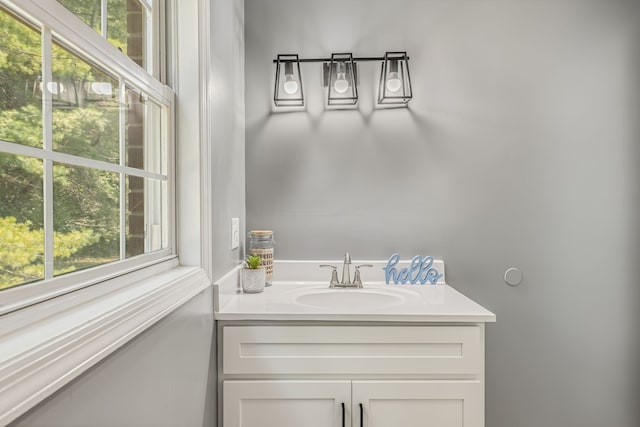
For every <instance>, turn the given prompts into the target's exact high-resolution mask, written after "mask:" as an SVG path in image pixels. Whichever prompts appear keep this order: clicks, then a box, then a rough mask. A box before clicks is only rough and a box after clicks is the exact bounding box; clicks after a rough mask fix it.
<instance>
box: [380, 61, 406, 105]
mask: <svg viewBox="0 0 640 427" xmlns="http://www.w3.org/2000/svg"><path fill="white" fill-rule="evenodd" d="M411 98H413V92H412V89H411V75H410V74H409V57H408V56H407V52H387V53H385V55H384V61H383V62H382V69H381V71H380V85H379V87H378V104H396V105H406V104H407V103H408V102H409V101H410V100H411Z"/></svg>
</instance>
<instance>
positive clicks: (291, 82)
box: [283, 74, 298, 95]
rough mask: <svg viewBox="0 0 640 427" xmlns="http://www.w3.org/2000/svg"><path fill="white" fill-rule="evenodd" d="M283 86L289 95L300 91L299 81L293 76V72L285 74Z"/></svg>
mask: <svg viewBox="0 0 640 427" xmlns="http://www.w3.org/2000/svg"><path fill="white" fill-rule="evenodd" d="M283 88H284V91H285V92H287V93H288V94H289V95H293V94H294V93H296V92H298V82H297V81H296V79H294V78H293V74H285V77H284V85H283Z"/></svg>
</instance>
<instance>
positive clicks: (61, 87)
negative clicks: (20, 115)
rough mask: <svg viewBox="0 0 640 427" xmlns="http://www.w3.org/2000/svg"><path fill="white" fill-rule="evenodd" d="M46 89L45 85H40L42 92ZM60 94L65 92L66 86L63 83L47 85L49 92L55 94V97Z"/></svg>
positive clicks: (49, 83)
mask: <svg viewBox="0 0 640 427" xmlns="http://www.w3.org/2000/svg"><path fill="white" fill-rule="evenodd" d="M43 88H44V84H43V83H40V92H42V89H43ZM58 91H59V93H62V92H64V85H63V84H62V83H58V82H48V83H47V92H49V93H51V94H53V95H57V94H58Z"/></svg>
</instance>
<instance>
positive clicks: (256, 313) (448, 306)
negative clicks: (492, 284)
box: [215, 282, 496, 323]
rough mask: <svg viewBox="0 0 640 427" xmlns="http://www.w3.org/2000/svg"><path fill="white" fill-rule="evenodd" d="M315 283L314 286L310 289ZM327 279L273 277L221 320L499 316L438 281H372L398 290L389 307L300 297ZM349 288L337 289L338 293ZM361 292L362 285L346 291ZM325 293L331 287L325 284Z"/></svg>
mask: <svg viewBox="0 0 640 427" xmlns="http://www.w3.org/2000/svg"><path fill="white" fill-rule="evenodd" d="M312 288H313V289H312ZM327 288H328V285H327V284H312V283H305V284H296V283H285V282H280V283H279V282H274V284H273V286H271V287H268V288H266V289H265V291H264V292H262V293H258V294H236V295H234V296H232V297H230V298H228V299H227V301H226V303H225V304H224V305H223V306H221V307H220V308H219V309H218V310H216V313H215V318H216V319H217V320H307V321H308V320H316V321H376V322H390V321H391V322H471V323H478V322H495V319H496V317H495V315H494V314H493V313H491V312H490V311H488V310H486V309H485V308H483V307H482V306H480V305H479V304H477V303H475V302H473V301H472V300H470V299H469V298H467V297H465V296H464V295H462V294H461V293H460V292H458V291H456V290H455V289H453V288H452V287H450V286H448V285H444V284H440V285H386V284H373V285H368V286H366V288H365V289H364V290H365V291H367V290H368V291H369V292H378V291H381V292H385V293H399V294H401V295H402V296H403V298H402V302H401V303H397V304H392V305H389V306H386V307H375V308H361V307H358V306H357V304H354V305H352V306H349V307H317V306H310V305H304V304H300V303H297V302H296V297H297V296H299V295H301V294H302V293H304V292H307V291H312V292H316V291H320V292H322V291H323V290H324V289H327ZM344 291H345V289H335V290H332V291H331V292H336V293H337V294H336V297H337V298H340V292H344ZM347 291H348V292H359V290H358V289H353V290H347ZM327 292H329V290H328V289H327Z"/></svg>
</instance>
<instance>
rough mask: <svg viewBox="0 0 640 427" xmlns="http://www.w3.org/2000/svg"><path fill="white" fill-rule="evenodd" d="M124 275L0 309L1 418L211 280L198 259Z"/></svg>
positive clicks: (106, 352)
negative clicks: (33, 302)
mask: <svg viewBox="0 0 640 427" xmlns="http://www.w3.org/2000/svg"><path fill="white" fill-rule="evenodd" d="M171 262H173V263H176V261H175V260H173V261H171ZM138 274H144V270H143V271H140V272H138ZM151 274H153V273H151ZM129 279H130V278H129ZM126 282H127V277H126V276H123V277H118V278H114V279H111V280H108V281H106V282H103V283H100V284H97V285H94V286H91V287H89V288H86V289H83V290H81V291H77V292H72V293H70V294H67V295H63V296H60V297H58V298H54V299H52V300H49V301H45V302H42V303H40V304H36V305H33V306H31V307H27V308H24V309H22V310H18V311H15V312H12V313H9V314H5V315H4V316H0V425H5V424H8V423H9V422H11V421H12V420H15V419H16V418H17V417H19V416H20V415H22V414H23V413H25V412H26V411H28V410H29V409H30V408H32V407H34V406H35V405H37V404H38V403H39V402H41V401H42V400H44V399H45V398H47V397H48V396H50V395H51V394H53V393H54V392H55V391H57V390H58V389H60V388H61V387H62V386H64V385H65V384H67V383H69V382H70V381H72V380H73V379H75V378H76V377H78V376H79V375H80V374H82V373H83V372H85V371H86V370H88V369H89V368H91V367H92V366H94V365H95V364H97V363H98V362H100V361H101V360H102V359H104V358H105V357H107V356H108V355H110V354H111V353H113V352H114V351H116V350H117V349H118V348H120V347H122V346H123V345H124V344H126V343H127V342H129V341H130V340H132V339H133V338H135V337H136V336H137V335H139V334H140V333H142V332H143V331H144V330H146V329H147V328H149V327H150V326H152V325H153V324H154V323H156V322H158V321H159V320H161V319H162V318H163V317H165V316H167V315H168V314H169V313H171V312H172V311H173V310H175V309H176V308H178V307H180V306H181V305H182V304H184V303H186V302H187V301H189V300H190V299H191V298H193V297H194V296H196V295H197V294H199V293H200V292H202V291H203V290H205V289H206V288H207V287H209V286H210V281H209V279H208V278H207V276H206V274H205V272H204V271H203V270H202V269H200V268H199V267H177V266H175V268H172V269H170V270H167V271H164V272H161V273H158V274H155V275H151V276H150V275H149V273H147V276H146V277H144V278H140V279H138V280H137V281H135V282H134V283H126ZM123 283H124V284H123Z"/></svg>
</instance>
